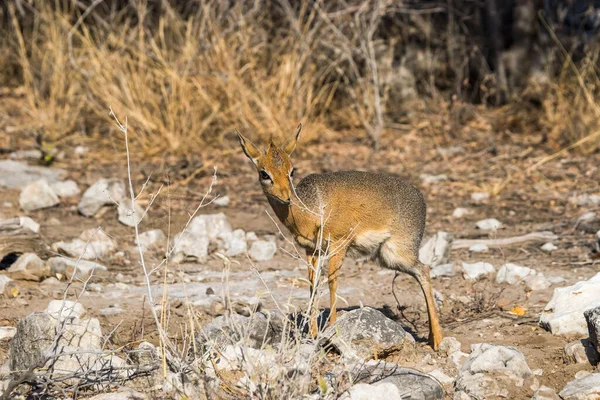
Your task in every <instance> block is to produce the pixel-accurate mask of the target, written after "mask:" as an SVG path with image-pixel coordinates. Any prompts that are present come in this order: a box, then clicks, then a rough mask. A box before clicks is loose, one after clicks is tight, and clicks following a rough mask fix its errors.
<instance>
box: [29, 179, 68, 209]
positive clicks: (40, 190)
mask: <svg viewBox="0 0 600 400" xmlns="http://www.w3.org/2000/svg"><path fill="white" fill-rule="evenodd" d="M59 203H60V200H59V199H58V196H57V195H56V193H54V190H52V188H51V187H50V185H48V182H47V181H45V180H43V179H41V180H39V181H35V182H32V183H30V184H29V185H27V186H25V187H24V188H23V190H22V191H21V194H20V195H19V205H20V206H21V209H23V210H25V211H34V210H41V209H43V208H49V207H54V206H55V205H57V204H59Z"/></svg>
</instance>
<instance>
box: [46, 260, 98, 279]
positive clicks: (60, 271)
mask: <svg viewBox="0 0 600 400" xmlns="http://www.w3.org/2000/svg"><path fill="white" fill-rule="evenodd" d="M47 264H48V266H49V267H50V271H51V272H52V274H53V275H61V276H62V277H66V278H67V279H69V278H70V277H71V275H75V277H76V278H81V279H86V278H88V277H89V276H90V275H91V274H92V273H94V271H107V268H106V267H105V266H104V265H101V264H98V263H97V262H94V261H87V260H79V261H78V260H71V259H70V258H64V257H51V258H49V259H48V261H47Z"/></svg>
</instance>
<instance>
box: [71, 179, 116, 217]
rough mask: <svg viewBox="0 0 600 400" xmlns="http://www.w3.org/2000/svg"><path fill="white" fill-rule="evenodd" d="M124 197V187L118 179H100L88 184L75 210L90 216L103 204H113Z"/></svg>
mask: <svg viewBox="0 0 600 400" xmlns="http://www.w3.org/2000/svg"><path fill="white" fill-rule="evenodd" d="M124 199H125V187H124V186H123V183H122V182H121V181H120V180H118V179H100V180H99V181H98V182H96V183H94V184H93V185H92V186H90V187H89V188H88V189H87V190H86V191H85V193H83V196H82V197H81V200H80V201H79V205H78V206H77V210H78V211H79V213H81V214H82V215H84V216H86V217H92V216H93V215H94V214H96V213H97V212H98V211H99V210H100V209H101V208H102V207H104V206H105V205H115V203H120V202H122V201H123V200H124Z"/></svg>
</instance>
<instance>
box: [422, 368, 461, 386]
mask: <svg viewBox="0 0 600 400" xmlns="http://www.w3.org/2000/svg"><path fill="white" fill-rule="evenodd" d="M429 376H432V377H434V378H435V379H436V380H437V381H438V382H439V383H441V384H442V385H451V384H453V383H454V381H455V380H456V379H455V378H452V377H451V376H448V375H446V374H445V373H444V372H443V371H441V370H439V369H436V370H433V371H431V372H430V373H429Z"/></svg>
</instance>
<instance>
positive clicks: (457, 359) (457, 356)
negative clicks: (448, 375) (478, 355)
mask: <svg viewBox="0 0 600 400" xmlns="http://www.w3.org/2000/svg"><path fill="white" fill-rule="evenodd" d="M467 358H469V355H468V354H467V353H463V352H462V351H455V352H454V353H452V354H450V356H449V357H448V360H449V361H450V363H452V365H454V366H455V367H456V368H460V367H461V366H462V365H463V364H464V363H465V361H466V360H467Z"/></svg>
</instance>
